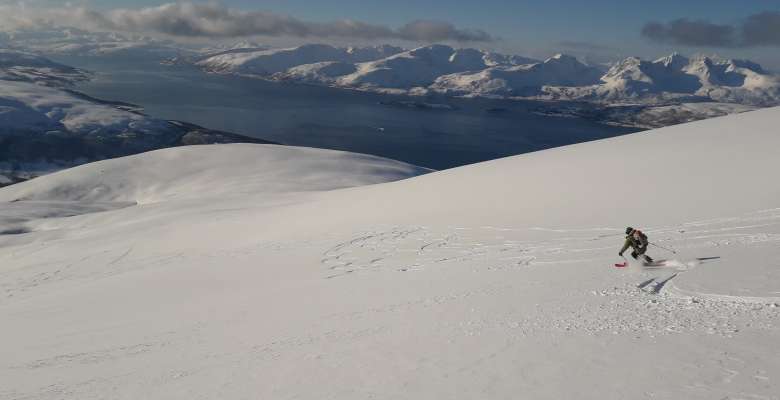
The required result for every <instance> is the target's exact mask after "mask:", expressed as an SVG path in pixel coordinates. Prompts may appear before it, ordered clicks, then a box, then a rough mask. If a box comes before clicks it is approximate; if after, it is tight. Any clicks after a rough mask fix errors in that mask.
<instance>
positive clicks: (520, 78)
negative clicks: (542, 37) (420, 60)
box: [430, 54, 603, 97]
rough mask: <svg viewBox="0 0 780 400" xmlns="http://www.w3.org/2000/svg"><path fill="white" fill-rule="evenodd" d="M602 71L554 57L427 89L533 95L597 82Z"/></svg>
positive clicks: (447, 79) (453, 77) (459, 76)
mask: <svg viewBox="0 0 780 400" xmlns="http://www.w3.org/2000/svg"><path fill="white" fill-rule="evenodd" d="M602 73H603V72H602V71H601V70H600V69H599V68H598V67H593V66H588V65H585V64H583V63H581V62H579V61H577V59H576V58H574V57H571V56H567V55H563V54H557V55H555V56H553V57H551V58H549V59H547V60H545V61H544V62H539V63H533V64H527V65H519V66H495V67H490V68H486V69H482V70H480V71H478V72H465V73H455V74H450V75H444V76H440V77H439V78H437V79H436V81H435V82H434V83H433V84H432V85H431V86H430V87H431V89H433V90H435V91H437V92H443V93H448V94H456V95H477V96H510V97H511V96H535V95H539V94H542V93H543V92H542V88H543V87H544V86H549V85H554V86H584V85H592V84H595V83H597V82H599V78H600V77H601V75H602Z"/></svg>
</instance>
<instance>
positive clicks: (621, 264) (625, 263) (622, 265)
mask: <svg viewBox="0 0 780 400" xmlns="http://www.w3.org/2000/svg"><path fill="white" fill-rule="evenodd" d="M615 266H616V267H618V268H625V267H627V266H628V263H627V262H624V263H620V264H615Z"/></svg>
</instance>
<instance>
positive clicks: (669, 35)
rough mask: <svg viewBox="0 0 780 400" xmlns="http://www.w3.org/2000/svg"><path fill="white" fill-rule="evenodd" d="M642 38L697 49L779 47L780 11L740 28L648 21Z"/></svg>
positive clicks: (684, 21) (752, 18)
mask: <svg viewBox="0 0 780 400" xmlns="http://www.w3.org/2000/svg"><path fill="white" fill-rule="evenodd" d="M642 36H643V37H645V38H647V39H650V40H652V41H654V42H658V43H671V44H677V45H683V46H694V47H754V46H780V12H775V11H764V12H761V13H758V14H753V15H751V16H749V17H747V18H746V19H745V20H744V21H742V22H741V23H739V24H737V25H722V24H715V23H712V22H708V21H704V20H689V19H685V18H682V19H677V20H674V21H671V22H668V23H660V22H649V23H647V24H645V26H644V27H642Z"/></svg>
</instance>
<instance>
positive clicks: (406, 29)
mask: <svg viewBox="0 0 780 400" xmlns="http://www.w3.org/2000/svg"><path fill="white" fill-rule="evenodd" d="M398 36H399V37H400V38H401V39H406V40H413V41H425V42H438V41H444V40H454V41H457V42H491V41H493V40H495V39H494V38H493V37H492V36H491V35H490V34H488V33H487V32H485V31H481V30H476V31H467V30H462V29H458V28H456V27H455V26H454V25H452V24H450V23H449V22H441V21H430V20H420V21H414V22H410V23H408V24H406V25H404V26H403V27H401V29H399V30H398Z"/></svg>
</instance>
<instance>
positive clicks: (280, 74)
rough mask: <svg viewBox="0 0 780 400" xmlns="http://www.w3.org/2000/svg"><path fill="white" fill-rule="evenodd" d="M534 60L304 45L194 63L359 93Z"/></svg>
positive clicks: (433, 49)
mask: <svg viewBox="0 0 780 400" xmlns="http://www.w3.org/2000/svg"><path fill="white" fill-rule="evenodd" d="M531 62H534V60H531V59H528V58H523V57H519V56H508V55H503V54H497V53H491V52H485V51H480V50H475V49H454V48H452V47H450V46H444V45H431V46H425V47H420V48H417V49H414V50H409V51H404V50H403V49H401V48H398V47H393V46H377V47H364V48H356V47H350V48H339V47H334V46H330V45H305V46H300V47H295V48H289V49H276V50H263V51H253V52H242V53H240V54H219V55H215V56H212V57H208V58H206V59H203V60H201V61H199V62H198V63H197V65H199V66H200V67H201V68H203V69H204V70H206V71H209V72H219V73H235V74H242V75H254V76H260V77H264V78H270V79H277V80H286V81H301V82H306V83H320V84H327V85H335V86H342V87H350V88H364V89H377V90H383V89H401V90H404V89H412V88H415V87H420V86H422V87H427V86H428V85H430V84H432V83H433V82H434V81H435V80H436V78H438V77H439V76H442V75H446V74H452V73H457V72H465V71H478V70H482V69H485V68H489V67H493V66H498V65H502V66H514V65H520V64H524V63H531Z"/></svg>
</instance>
